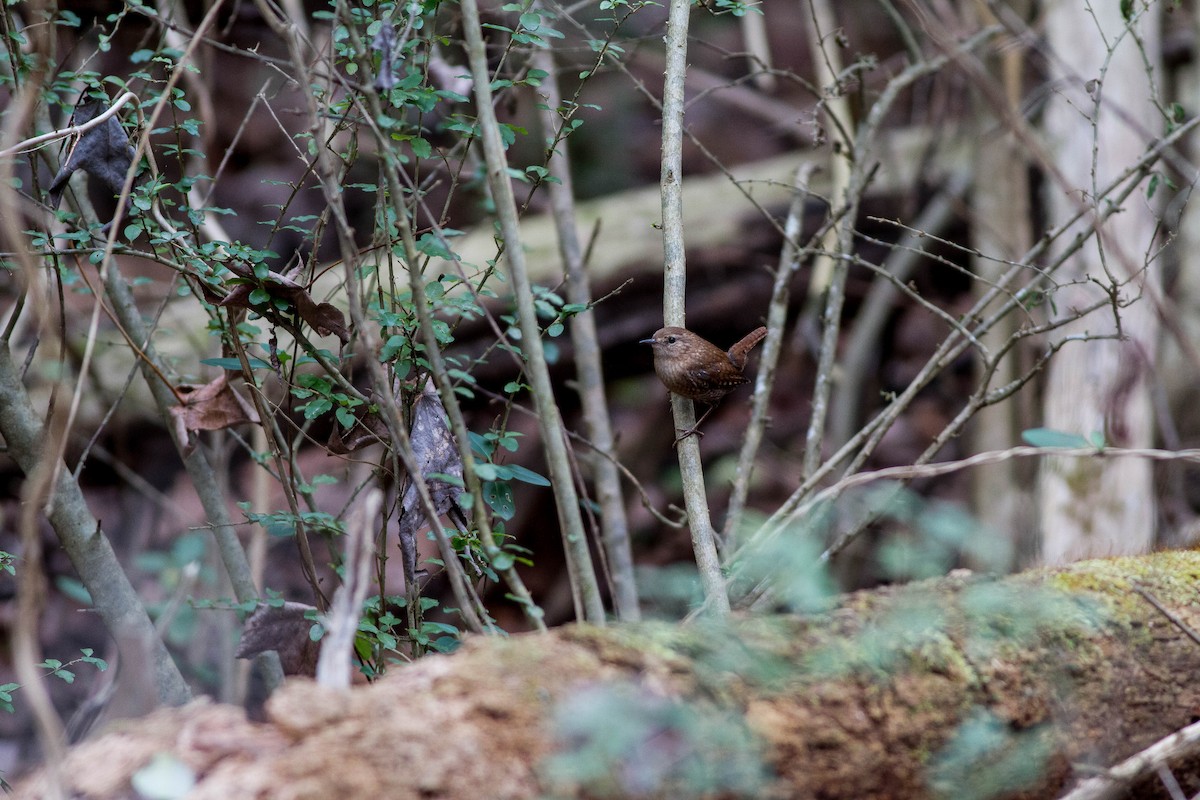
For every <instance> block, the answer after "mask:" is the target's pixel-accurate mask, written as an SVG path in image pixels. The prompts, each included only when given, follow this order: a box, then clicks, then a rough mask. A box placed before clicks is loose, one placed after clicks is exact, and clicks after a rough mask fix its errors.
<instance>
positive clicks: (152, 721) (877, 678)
mask: <svg viewBox="0 0 1200 800" xmlns="http://www.w3.org/2000/svg"><path fill="white" fill-rule="evenodd" d="M1198 580H1200V554H1197V553H1192V552H1175V553H1160V554H1156V555H1152V556H1146V557H1140V558H1121V559H1109V560H1096V561H1088V562H1082V563H1079V564H1076V565H1073V566H1070V567H1067V568H1063V569H1058V570H1039V571H1031V572H1027V573H1023V574H1020V575H1016V576H1011V577H1007V578H1002V579H991V578H982V577H979V576H974V575H969V574H964V575H953V576H950V577H947V578H943V579H939V580H934V581H926V582H923V583H919V584H912V585H908V586H904V587H898V588H885V589H880V590H875V591H866V592H859V593H855V594H851V595H846V596H843V597H840V598H838V600H837V602H836V606H835V607H833V608H831V609H829V610H827V611H824V612H821V613H817V614H812V615H804V616H800V615H776V616H769V617H754V618H743V617H735V618H733V619H732V620H731V621H730V622H728V623H717V622H701V623H696V624H690V625H682V626H681V625H668V624H662V623H644V624H638V625H631V626H613V627H608V628H594V627H582V626H580V627H568V628H563V629H559V630H555V631H553V632H551V633H550V634H548V635H543V636H538V635H523V636H513V637H510V638H475V639H472V640H471V641H469V642H467V643H466V644H465V645H464V646H463V647H462V648H461V649H460V650H459V651H458V652H457V653H455V654H454V655H451V656H448V657H430V658H426V659H424V660H422V661H420V662H418V663H415V664H413V665H410V666H407V667H403V668H396V669H394V670H393V671H392V672H391V673H390V674H389V675H388V677H386V678H385V679H383V680H380V681H378V682H377V683H375V684H373V685H370V686H361V687H357V688H354V689H352V690H349V691H332V690H327V689H322V688H320V687H318V686H317V685H315V684H313V683H310V682H300V681H296V682H292V683H289V684H288V685H287V686H285V687H284V688H283V689H282V690H281V691H280V692H278V693H277V694H276V695H275V696H274V697H272V698H271V700H270V701H269V702H268V705H267V715H268V720H267V722H265V723H255V722H249V721H247V719H246V718H245V716H244V714H243V713H242V712H241V710H239V709H236V708H231V707H226V706H217V705H212V704H206V703H193V704H192V705H189V706H187V707H184V708H182V709H172V710H163V711H160V712H157V713H156V714H154V715H152V716H151V717H148V718H144V719H142V720H137V721H128V722H125V723H122V727H120V728H118V729H115V730H111V731H110V732H108V733H106V734H105V735H103V736H102V737H101V738H99V739H97V740H95V741H92V742H89V743H85V744H83V745H81V746H78V747H76V748H75V749H74V750H73V751H72V752H71V754H70V757H69V759H68V761H67V763H66V764H64V765H63V769H62V770H61V775H62V777H63V778H64V779H65V780H66V782H67V783H68V784H69V789H68V796H73V797H81V798H117V797H130V796H133V793H132V790H131V782H130V781H131V776H133V775H134V774H135V773H138V772H139V771H141V773H140V774H141V776H142V777H141V778H140V780H148V779H151V780H152V779H154V775H155V773H154V772H153V771H152V770H150V771H147V769H146V768H147V765H149V764H151V763H152V761H153V759H154V757H155V755H156V754H163V753H165V754H167V756H161V755H160V756H159V761H158V763H157V767H161V766H162V765H163V764H170V765H174V766H175V767H177V768H178V767H180V766H181V765H182V766H185V767H186V769H185V770H181V771H182V772H183V773H184V774H185V775H191V776H194V777H195V780H196V784H195V788H194V789H193V790H192V792H191V793H190V794H189V795H188V797H191V798H217V799H219V800H226V799H227V798H314V800H315V799H316V798H322V800H323V799H324V798H339V797H372V798H468V797H478V798H485V797H486V798H537V797H673V798H674V797H707V796H714V797H718V796H719V797H739V796H744V797H763V798H771V797H778V798H785V797H787V798H791V797H795V798H800V797H815V798H924V797H938V796H944V797H954V798H971V797H1055V796H1057V795H1058V794H1059V793H1060V792H1061V791H1063V790H1064V789H1065V788H1068V787H1069V786H1070V785H1071V784H1073V783H1074V782H1075V781H1076V780H1078V779H1079V778H1081V777H1086V776H1088V775H1090V774H1092V771H1089V770H1091V768H1100V767H1104V766H1107V765H1110V764H1113V763H1116V762H1117V761H1119V760H1121V759H1123V758H1125V757H1127V756H1129V755H1131V754H1132V753H1135V752H1137V751H1138V750H1140V749H1141V748H1143V747H1145V746H1147V745H1149V744H1151V743H1152V742H1154V741H1155V740H1156V739H1158V738H1159V737H1161V736H1163V735H1165V734H1167V733H1169V732H1171V731H1173V730H1175V729H1177V728H1180V727H1183V726H1184V725H1186V724H1188V723H1189V722H1191V721H1193V720H1194V719H1195V718H1196V713H1197V709H1198V708H1200V682H1197V681H1196V680H1195V675H1196V674H1197V672H1198V671H1200V646H1198V645H1197V644H1196V642H1194V641H1193V640H1192V639H1190V638H1189V637H1188V635H1187V633H1186V632H1185V630H1184V629H1185V627H1187V626H1188V625H1196V624H1197V622H1198V620H1197V617H1200V612H1198V611H1197V610H1196V586H1197V581H1198ZM1156 604H1157V605H1156ZM157 767H156V768H157ZM168 772H169V770H168ZM1176 775H1177V777H1179V778H1180V779H1181V781H1183V782H1184V783H1185V784H1187V783H1188V782H1189V781H1192V782H1194V776H1192V775H1190V774H1189V773H1188V772H1187V770H1186V769H1184V770H1181V771H1177V772H1176ZM147 776H149V777H147ZM1185 789H1187V790H1188V791H1192V792H1194V791H1196V787H1195V786H1190V787H1189V786H1186V785H1185ZM45 792H46V784H45V776H44V775H40V776H35V777H34V778H33V779H31V780H30V781H28V782H27V783H25V784H24V785H23V786H21V787H19V788H18V792H17V794H18V796H19V797H27V798H33V797H43V796H46V794H45ZM1131 796H1138V797H1145V796H1152V795H1147V794H1144V793H1139V794H1136V795H1131Z"/></svg>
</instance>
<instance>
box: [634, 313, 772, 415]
mask: <svg viewBox="0 0 1200 800" xmlns="http://www.w3.org/2000/svg"><path fill="white" fill-rule="evenodd" d="M766 335H767V329H766V328H756V329H755V330H753V331H751V332H750V333H748V334H746V335H745V336H743V337H742V339H741V341H739V342H738V343H737V344H735V345H734V346H733V347H731V348H729V350H722V349H721V348H719V347H717V346H716V345H714V344H713V343H712V342H710V341H708V340H707V339H705V338H704V337H702V336H697V335H696V334H694V333H692V332H691V331H689V330H686V329H684V328H674V327H671V328H663V329H661V330H660V331H658V332H657V333H655V334H654V336H652V337H650V338H649V339H642V343H643V344H648V345H650V346H651V347H652V348H653V349H654V371H655V372H656V373H658V377H659V380H661V381H662V382H663V385H665V386H666V387H667V388H668V389H669V390H671V391H672V392H674V393H675V394H677V395H680V396H682V397H687V398H689V399H691V400H698V401H700V402H701V403H707V404H708V405H709V406H710V408H709V409H708V411H706V412H704V416H702V417H701V418H700V420H699V421H697V422H696V425H697V426H699V424H700V422H703V421H704V417H707V416H708V414H709V412H711V411H712V407H715V406H716V404H717V403H719V402H721V399H722V398H723V397H725V395H727V394H729V393H730V392H732V391H733V390H734V389H736V388H737V387H739V386H741V385H742V384H744V383H749V379H748V378H747V377H746V376H745V375H743V374H742V371H743V370H745V368H746V361H747V359H748V357H749V355H750V351H751V350H752V349H753V348H754V346H755V345H757V344H758V343H759V342H761V341H762V340H763V337H764V336H766ZM696 432H697V431H696V430H695V428H693V429H692V430H690V431H686V432H685V433H684V436H687V435H689V434H691V433H696ZM680 438H683V437H680Z"/></svg>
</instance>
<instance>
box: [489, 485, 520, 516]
mask: <svg viewBox="0 0 1200 800" xmlns="http://www.w3.org/2000/svg"><path fill="white" fill-rule="evenodd" d="M483 501H484V502H485V503H487V504H488V507H489V508H490V509H492V511H495V512H496V516H498V517H500V518H501V519H512V518H513V516H514V515H515V514H516V513H517V504H516V503H515V502H513V494H512V487H511V486H509V485H508V484H507V483H503V482H501V481H487V482H485V483H484V484H483Z"/></svg>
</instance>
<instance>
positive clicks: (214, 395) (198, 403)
mask: <svg viewBox="0 0 1200 800" xmlns="http://www.w3.org/2000/svg"><path fill="white" fill-rule="evenodd" d="M175 393H176V395H177V396H179V397H180V398H181V402H180V404H179V405H177V406H173V407H172V408H171V420H172V422H173V423H174V425H175V433H176V435H177V436H178V437H179V441H180V442H181V443H182V444H183V447H184V453H185V454H187V453H191V451H192V450H193V449H194V448H195V446H196V439H195V433H196V431H217V430H221V429H222V428H228V427H229V426H231V425H240V424H242V423H243V422H252V423H255V424H258V423H259V422H261V421H262V420H260V419H259V416H258V412H257V411H256V410H255V409H254V407H253V406H252V405H250V403H249V402H248V401H247V400H246V399H245V398H243V397H242V396H241V395H240V394H238V393H237V392H235V391H234V390H233V387H232V386H230V385H229V380H228V378H227V377H226V374H225V373H224V372H222V373H221V375H220V376H219V377H218V378H217V379H216V380H214V381H212V382H211V383H205V384H202V385H200V386H196V385H193V384H189V383H181V384H179V385H178V386H176V387H175Z"/></svg>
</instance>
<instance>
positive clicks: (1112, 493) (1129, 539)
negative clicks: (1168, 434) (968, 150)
mask: <svg viewBox="0 0 1200 800" xmlns="http://www.w3.org/2000/svg"><path fill="white" fill-rule="evenodd" d="M1157 9H1158V5H1157V4H1152V5H1151V6H1150V7H1149V8H1148V9H1145V10H1143V9H1142V6H1141V5H1140V4H1137V6H1136V10H1137V12H1138V13H1139V16H1138V18H1137V22H1136V24H1135V27H1136V30H1137V32H1138V36H1139V37H1140V38H1141V40H1142V41H1143V42H1144V43H1145V52H1146V55H1147V56H1148V57H1149V58H1155V57H1156V54H1157V52H1158V37H1157V30H1158V12H1157ZM1098 27H1099V28H1100V30H1097V28H1098ZM1125 28H1126V22H1125V21H1124V20H1123V19H1122V17H1121V11H1120V8H1119V4H1117V3H1100V4H1093V5H1091V6H1090V7H1087V6H1085V5H1083V4H1080V3H1077V2H1074V0H1060V2H1057V3H1054V4H1052V6H1051V7H1050V9H1049V13H1048V15H1047V18H1046V25H1045V30H1046V34H1047V42H1048V45H1049V49H1050V50H1051V51H1052V52H1054V53H1055V54H1057V56H1058V58H1059V59H1061V60H1058V61H1054V62H1051V63H1052V64H1054V65H1055V66H1056V67H1057V68H1058V73H1057V75H1056V76H1055V88H1056V90H1057V92H1056V94H1055V95H1054V97H1053V100H1052V102H1051V103H1050V105H1049V107H1048V108H1047V111H1046V117H1045V128H1046V132H1047V134H1048V137H1049V140H1050V147H1051V149H1052V151H1053V152H1054V153H1055V155H1056V165H1057V168H1058V170H1059V173H1060V175H1061V176H1062V178H1063V179H1065V182H1066V184H1067V185H1065V186H1064V185H1061V184H1060V183H1059V182H1058V181H1057V180H1055V179H1053V178H1052V179H1051V181H1050V182H1049V188H1048V192H1047V194H1048V198H1047V200H1048V204H1049V207H1050V209H1051V213H1052V215H1053V218H1055V219H1062V218H1063V217H1065V216H1067V215H1069V214H1071V213H1073V212H1074V210H1075V209H1077V208H1078V206H1079V204H1080V203H1081V202H1083V203H1093V202H1097V201H1096V199H1095V197H1094V192H1093V187H1095V186H1097V185H1103V184H1104V183H1105V182H1106V181H1108V180H1109V179H1110V178H1112V177H1113V176H1115V175H1117V174H1119V173H1120V172H1121V171H1122V170H1124V169H1125V168H1126V166H1127V165H1128V164H1129V162H1130V161H1132V160H1133V158H1135V157H1136V156H1137V154H1139V153H1141V152H1143V151H1144V150H1145V148H1146V145H1147V142H1148V141H1150V139H1151V138H1152V137H1153V136H1154V135H1156V134H1157V133H1158V132H1159V130H1160V129H1161V123H1159V122H1157V121H1155V118H1156V117H1157V116H1158V112H1157V111H1156V110H1155V108H1154V107H1153V105H1152V104H1151V102H1150V101H1151V96H1150V89H1151V86H1150V80H1151V77H1152V76H1148V75H1147V74H1146V69H1145V67H1144V64H1143V58H1142V54H1141V53H1139V50H1138V47H1137V42H1136V41H1135V39H1134V37H1132V36H1130V35H1128V34H1126V33H1124V32H1125ZM1110 48H1115V49H1110ZM1093 148H1094V150H1093ZM1098 202H1100V203H1103V202H1104V200H1103V199H1101V200H1099V201H1098ZM1081 224H1082V225H1087V224H1088V222H1087V220H1085V221H1084V222H1083V223H1081ZM1154 233H1155V220H1154V216H1153V214H1152V213H1151V211H1150V208H1149V207H1148V205H1147V203H1146V200H1145V192H1144V191H1140V192H1138V193H1135V194H1134V195H1131V196H1130V198H1129V201H1128V202H1127V203H1126V204H1125V208H1124V210H1123V212H1122V213H1121V214H1118V215H1115V216H1114V217H1113V218H1112V219H1111V220H1109V221H1108V222H1107V223H1106V224H1105V225H1104V227H1103V230H1102V233H1101V234H1100V236H1099V238H1098V239H1094V240H1093V241H1092V242H1091V243H1089V246H1088V247H1087V248H1085V249H1084V250H1082V251H1080V253H1078V254H1077V255H1076V257H1074V258H1073V259H1072V260H1071V261H1070V262H1068V263H1067V264H1066V265H1065V267H1064V269H1063V270H1060V271H1059V272H1058V273H1057V274H1056V276H1055V280H1056V282H1057V283H1058V284H1059V286H1060V288H1059V289H1057V290H1056V291H1055V292H1054V293H1053V296H1052V302H1053V313H1056V314H1060V315H1064V316H1065V315H1070V314H1072V312H1073V309H1077V308H1080V307H1083V306H1085V305H1086V304H1088V303H1089V302H1094V301H1095V300H1096V299H1097V298H1098V297H1103V296H1104V293H1105V291H1106V290H1107V289H1109V288H1111V287H1113V286H1114V284H1119V285H1120V289H1119V292H1118V296H1119V297H1120V298H1121V300H1122V301H1132V300H1135V298H1138V299H1137V300H1136V302H1132V304H1131V305H1129V306H1127V307H1125V308H1122V309H1120V310H1119V311H1118V310H1117V309H1115V308H1113V309H1110V310H1109V311H1108V313H1106V314H1104V315H1100V314H1093V315H1091V316H1089V317H1087V318H1085V319H1081V320H1079V321H1077V322H1075V323H1073V324H1072V325H1070V326H1068V327H1067V328H1066V329H1064V330H1063V331H1062V333H1061V335H1062V336H1066V337H1105V336H1107V337H1111V338H1108V339H1100V340H1097V339H1092V340H1089V341H1077V342H1076V341H1069V342H1067V344H1066V346H1065V347H1063V349H1062V350H1061V351H1060V352H1059V354H1058V356H1057V357H1056V358H1055V360H1054V361H1053V363H1052V365H1051V368H1050V373H1049V376H1048V381H1047V386H1046V401H1045V418H1044V425H1045V427H1048V428H1052V429H1056V430H1061V431H1066V432H1070V433H1077V434H1081V435H1083V436H1091V435H1093V434H1095V433H1101V434H1103V435H1104V437H1105V439H1106V441H1107V442H1109V443H1110V444H1113V445H1117V446H1122V447H1142V446H1148V445H1150V444H1151V443H1152V441H1153V436H1154V422H1153V414H1152V409H1151V401H1150V391H1149V379H1150V375H1151V367H1152V365H1153V363H1154V358H1155V351H1156V342H1155V340H1156V337H1157V335H1158V327H1159V323H1158V319H1157V317H1156V314H1155V312H1154V309H1153V306H1152V304H1151V303H1150V302H1149V299H1148V298H1147V297H1145V296H1142V297H1140V298H1139V294H1140V293H1141V292H1143V291H1144V290H1146V289H1147V288H1149V289H1151V290H1154V287H1155V286H1156V285H1157V282H1158V278H1157V277H1156V274H1155V270H1154V267H1153V265H1152V266H1151V268H1150V269H1148V270H1145V271H1143V268H1144V266H1145V262H1146V260H1147V258H1148V253H1150V252H1151V251H1152V248H1153V241H1154V240H1153V237H1154ZM1069 281H1075V283H1072V284H1070V285H1066V284H1067V283H1068V282H1069ZM1118 313H1119V315H1120V325H1119V328H1118V325H1117V323H1116V315H1117V314H1118ZM1040 480H1041V484H1040V489H1041V499H1040V517H1041V526H1042V558H1043V560H1044V561H1045V562H1046V563H1048V564H1059V563H1065V562H1068V561H1071V560H1074V559H1078V558H1084V557H1087V556H1095V555H1115V554H1123V553H1141V552H1146V551H1147V550H1149V548H1150V547H1151V546H1152V544H1153V542H1154V523H1155V506H1154V492H1153V485H1152V472H1151V468H1150V465H1149V464H1145V463H1139V462H1134V461H1129V462H1128V463H1123V464H1098V463H1090V462H1089V463H1085V462H1080V461H1060V460H1055V459H1049V460H1047V461H1046V463H1045V465H1044V466H1043V469H1042V474H1041V479H1040Z"/></svg>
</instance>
